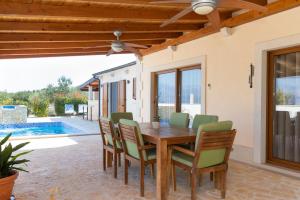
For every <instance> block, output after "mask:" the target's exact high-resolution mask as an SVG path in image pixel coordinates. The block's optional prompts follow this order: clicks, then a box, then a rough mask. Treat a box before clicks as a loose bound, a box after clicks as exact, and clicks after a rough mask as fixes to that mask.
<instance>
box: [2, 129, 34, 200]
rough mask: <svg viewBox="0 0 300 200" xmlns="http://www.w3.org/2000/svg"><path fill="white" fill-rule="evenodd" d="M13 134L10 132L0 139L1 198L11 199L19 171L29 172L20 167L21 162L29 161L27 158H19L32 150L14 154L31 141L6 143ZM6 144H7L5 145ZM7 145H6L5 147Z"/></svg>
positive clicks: (4, 199)
mask: <svg viewBox="0 0 300 200" xmlns="http://www.w3.org/2000/svg"><path fill="white" fill-rule="evenodd" d="M10 137H11V134H8V135H7V136H6V137H5V138H3V139H2V140H1V141H0V188H1V189H0V199H1V200H9V199H10V197H11V193H12V190H13V187H14V182H15V180H16V179H17V177H18V175H19V171H24V172H27V171H26V170H25V169H23V168H22V167H20V166H19V165H20V164H26V163H27V162H29V160H27V159H19V157H21V156H23V155H25V154H28V153H29V152H31V151H25V152H21V153H17V154H15V155H13V153H15V152H16V151H18V150H20V149H21V148H23V147H24V146H25V145H27V144H28V143H29V142H25V143H21V144H18V145H17V146H15V147H13V146H12V145H11V143H9V144H6V142H7V141H8V139H9V138H10ZM5 144H6V145H5ZM4 145H5V147H4Z"/></svg>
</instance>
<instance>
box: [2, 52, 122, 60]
mask: <svg viewBox="0 0 300 200" xmlns="http://www.w3.org/2000/svg"><path fill="white" fill-rule="evenodd" d="M126 53H128V52H124V53H119V54H126ZM105 54H106V53H105V52H85V53H81V52H79V53H49V54H0V59H17V58H43V57H62V56H63V57H65V56H89V55H105Z"/></svg>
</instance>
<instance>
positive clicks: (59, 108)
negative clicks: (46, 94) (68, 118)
mask: <svg viewBox="0 0 300 200" xmlns="http://www.w3.org/2000/svg"><path fill="white" fill-rule="evenodd" d="M66 102H67V97H65V96H56V97H55V99H54V106H55V113H56V115H58V116H61V115H64V114H65V103H66Z"/></svg>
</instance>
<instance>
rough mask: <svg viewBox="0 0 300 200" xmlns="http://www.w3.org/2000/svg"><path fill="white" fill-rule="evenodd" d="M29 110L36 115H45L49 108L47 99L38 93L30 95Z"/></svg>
mask: <svg viewBox="0 0 300 200" xmlns="http://www.w3.org/2000/svg"><path fill="white" fill-rule="evenodd" d="M29 100H30V107H31V112H32V113H33V114H34V115H35V116H37V117H47V116H48V109H49V101H48V100H47V99H46V98H45V97H44V96H43V95H40V94H35V95H33V96H31V97H30V99H29Z"/></svg>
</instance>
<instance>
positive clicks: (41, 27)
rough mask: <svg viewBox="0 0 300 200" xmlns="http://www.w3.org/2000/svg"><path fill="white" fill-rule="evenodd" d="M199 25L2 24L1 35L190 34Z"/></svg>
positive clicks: (0, 23)
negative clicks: (31, 33)
mask: <svg viewBox="0 0 300 200" xmlns="http://www.w3.org/2000/svg"><path fill="white" fill-rule="evenodd" d="M202 27H203V26H202V25H199V24H170V25H169V26H166V27H163V28H160V24H143V23H97V24H94V23H93V24H89V23H43V22H3V21H2V22H1V21H0V32H1V33H11V32H19V33H22V32H23V33H29V32H36V33H39V32H44V33H52V32H58V33H64V32H70V33H76V32H78V33H79V32H81V33H88V32H90V33H112V32H113V31H114V30H120V31H122V32H123V33H146V32H148V33H149V32H155V33H158V32H189V31H193V30H198V29H200V28H202Z"/></svg>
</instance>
